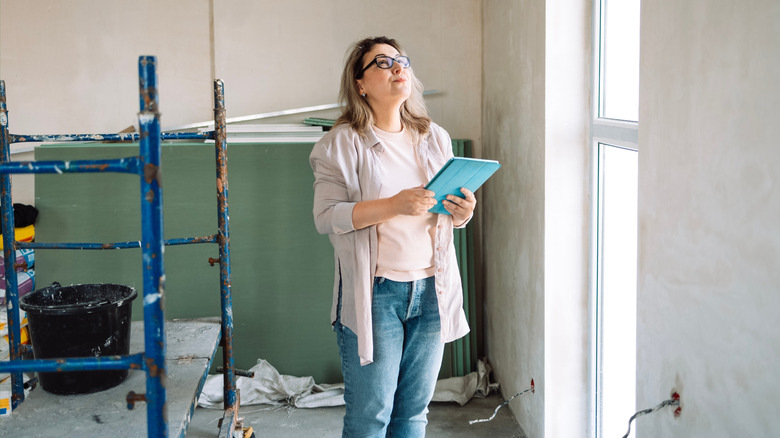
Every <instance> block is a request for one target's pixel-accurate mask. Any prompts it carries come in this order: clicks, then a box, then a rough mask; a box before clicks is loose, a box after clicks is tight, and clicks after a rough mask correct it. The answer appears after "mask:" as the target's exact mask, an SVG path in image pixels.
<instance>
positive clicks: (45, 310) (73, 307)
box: [19, 282, 138, 315]
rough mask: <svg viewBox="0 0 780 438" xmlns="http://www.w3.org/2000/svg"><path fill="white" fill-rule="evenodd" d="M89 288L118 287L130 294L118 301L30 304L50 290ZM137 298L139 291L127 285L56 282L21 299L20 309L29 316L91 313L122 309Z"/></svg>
mask: <svg viewBox="0 0 780 438" xmlns="http://www.w3.org/2000/svg"><path fill="white" fill-rule="evenodd" d="M89 287H95V288H100V287H116V288H119V289H125V290H126V291H127V292H128V293H127V295H126V296H125V297H123V298H122V299H118V300H93V301H88V302H82V303H74V304H49V305H40V304H33V303H30V302H29V301H31V300H32V299H33V298H36V297H37V296H38V295H40V294H43V293H45V292H47V291H49V290H56V289H75V288H89ZM137 297H138V291H137V290H136V289H135V287H133V286H130V285H126V284H118V283H83V284H71V285H67V286H62V285H60V284H59V283H57V282H54V283H52V284H51V285H50V286H47V287H44V288H41V289H36V290H34V291H31V292H30V293H28V294H26V295H24V296H23V297H20V298H19V307H20V308H21V309H22V310H24V311H26V312H27V313H28V314H33V315H36V314H37V315H66V314H72V313H91V312H95V311H103V310H106V309H109V308H111V307H120V306H123V305H125V303H127V304H129V303H131V302H132V301H133V300H135V299H136V298H137Z"/></svg>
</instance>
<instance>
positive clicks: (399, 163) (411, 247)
mask: <svg viewBox="0 0 780 438" xmlns="http://www.w3.org/2000/svg"><path fill="white" fill-rule="evenodd" d="M373 129H374V133H375V134H376V136H377V137H378V138H379V140H380V141H381V142H382V144H383V145H384V153H383V154H382V156H381V161H382V172H383V175H382V186H381V187H380V188H379V198H389V197H391V196H394V195H396V194H398V192H400V191H401V190H405V189H409V188H413V187H418V186H421V185H425V184H426V183H427V182H428V180H427V178H426V177H425V171H424V170H423V168H422V166H420V163H418V160H417V154H416V153H415V151H414V142H413V139H412V136H411V134H410V133H409V131H408V130H406V129H404V130H402V131H401V132H397V133H394V132H385V131H382V130H381V129H378V128H376V127H374V128H373ZM435 230H436V215H435V214H434V213H426V214H424V215H421V216H396V217H394V218H393V219H391V220H389V221H387V222H382V223H380V224H377V226H376V231H377V242H378V250H377V263H376V274H375V275H376V276H377V277H385V278H387V279H390V280H394V281H414V280H421V279H423V278H427V277H431V276H433V274H434V267H433V241H434V232H435Z"/></svg>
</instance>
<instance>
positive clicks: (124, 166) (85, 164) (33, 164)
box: [0, 157, 142, 175]
mask: <svg viewBox="0 0 780 438" xmlns="http://www.w3.org/2000/svg"><path fill="white" fill-rule="evenodd" d="M99 172H118V173H132V174H136V175H138V174H140V173H141V172H142V166H141V159H140V158H139V157H126V158H117V159H109V160H74V161H27V162H24V161H12V162H7V163H2V164H0V173H58V174H62V173H99Z"/></svg>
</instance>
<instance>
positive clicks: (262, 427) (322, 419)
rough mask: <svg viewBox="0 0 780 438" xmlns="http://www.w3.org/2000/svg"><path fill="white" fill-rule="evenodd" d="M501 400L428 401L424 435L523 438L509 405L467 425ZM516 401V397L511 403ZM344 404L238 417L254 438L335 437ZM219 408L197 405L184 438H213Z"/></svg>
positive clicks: (246, 410) (247, 409) (267, 409)
mask: <svg viewBox="0 0 780 438" xmlns="http://www.w3.org/2000/svg"><path fill="white" fill-rule="evenodd" d="M503 401H504V400H503V399H502V398H501V397H500V395H499V394H495V393H494V394H491V395H489V396H488V397H487V398H473V399H471V401H469V402H468V403H467V404H466V405H465V406H459V405H458V404H456V403H431V406H430V407H429V410H430V412H429V413H428V429H427V434H426V437H427V438H480V437H490V438H499V437H500V438H526V435H525V434H524V433H523V431H522V429H521V428H520V426H519V425H518V424H517V421H515V419H514V417H513V416H512V413H511V412H510V411H509V406H504V407H502V408H501V409H500V410H499V411H498V414H496V417H495V418H494V419H493V421H489V422H484V423H475V424H473V425H470V424H469V421H470V420H477V419H482V418H490V416H491V415H493V411H495V409H496V407H497V406H498V405H500V404H501V403H502V402H503ZM516 402H518V400H517V399H515V400H513V401H512V403H516ZM343 416H344V407H343V406H339V407H332V408H316V409H286V408H274V407H272V406H268V405H256V406H244V407H242V408H241V411H240V412H239V417H243V418H244V427H249V426H251V427H252V428H253V429H254V431H255V435H256V437H257V438H261V437H270V438H308V437H317V438H337V437H340V436H341V422H342V417H343ZM220 418H222V411H220V410H214V409H203V408H197V409H196V410H195V414H194V415H193V417H192V422H191V423H190V426H189V428H188V431H187V437H194V438H213V437H215V436H217V423H218V422H219V419H220Z"/></svg>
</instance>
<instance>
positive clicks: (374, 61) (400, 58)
mask: <svg viewBox="0 0 780 438" xmlns="http://www.w3.org/2000/svg"><path fill="white" fill-rule="evenodd" d="M379 58H382V59H387V60H388V61H389V62H390V64H388V66H387V67H382V66H380V65H379V63H378V62H377V60H378V59H379ZM402 59H405V60H406V65H404V63H403V62H401V61H400V60H402ZM396 62H397V63H398V65H400V66H401V67H403V68H409V67H411V66H412V61H411V60H410V59H409V57H408V56H403V55H400V56H396V57H395V58H393V57H392V56H387V55H376V56H375V57H374V59H373V60H372V61H371V62H369V63H368V65H367V66H365V67H363V70H360V73H358V75H357V79H360V78H362V77H363V73H365V72H366V70H368V69H369V67H371V66H372V65H374V64H376V66H377V67H378V68H381V69H383V70H387V69H388V68H393V64H394V63H396Z"/></svg>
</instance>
